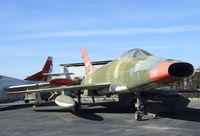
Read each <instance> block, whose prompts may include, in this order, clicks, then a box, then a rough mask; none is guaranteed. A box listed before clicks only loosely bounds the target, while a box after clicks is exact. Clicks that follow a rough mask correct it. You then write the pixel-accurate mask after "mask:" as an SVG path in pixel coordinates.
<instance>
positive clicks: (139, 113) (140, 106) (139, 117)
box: [134, 92, 144, 121]
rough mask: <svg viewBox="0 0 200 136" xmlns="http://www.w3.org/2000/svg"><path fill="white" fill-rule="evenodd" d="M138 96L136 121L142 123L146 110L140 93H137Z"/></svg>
mask: <svg viewBox="0 0 200 136" xmlns="http://www.w3.org/2000/svg"><path fill="white" fill-rule="evenodd" d="M135 96H136V100H137V102H136V103H135V108H136V112H135V116H134V117H135V120H137V121H141V120H142V116H143V110H144V99H143V98H142V97H141V96H140V93H138V92H137V93H135Z"/></svg>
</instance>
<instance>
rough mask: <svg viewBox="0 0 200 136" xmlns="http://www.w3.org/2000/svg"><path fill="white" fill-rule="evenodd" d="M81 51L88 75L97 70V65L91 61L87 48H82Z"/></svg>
mask: <svg viewBox="0 0 200 136" xmlns="http://www.w3.org/2000/svg"><path fill="white" fill-rule="evenodd" d="M81 53H82V58H83V61H84V63H85V70H86V75H87V76H88V75H90V74H92V73H93V72H95V71H96V67H94V66H92V63H91V61H90V58H89V57H88V54H87V51H86V49H85V48H81Z"/></svg>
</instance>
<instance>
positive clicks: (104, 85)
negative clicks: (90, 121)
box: [7, 83, 111, 95]
mask: <svg viewBox="0 0 200 136" xmlns="http://www.w3.org/2000/svg"><path fill="white" fill-rule="evenodd" d="M110 85H111V84H110V83H102V84H95V85H73V86H66V85H64V86H58V87H50V88H42V89H30V90H29V89H27V90H22V91H20V90H17V91H13V90H9V89H8V90H7V94H8V95H12V94H24V93H41V92H58V91H63V90H64V91H71V90H74V91H81V90H95V89H101V88H108V87H109V86H110Z"/></svg>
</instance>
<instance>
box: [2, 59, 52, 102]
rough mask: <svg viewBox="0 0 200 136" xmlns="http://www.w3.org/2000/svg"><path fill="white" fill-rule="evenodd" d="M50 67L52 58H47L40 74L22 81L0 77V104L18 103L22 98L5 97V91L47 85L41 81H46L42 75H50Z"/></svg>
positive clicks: (22, 96) (17, 96) (19, 96)
mask: <svg viewBox="0 0 200 136" xmlns="http://www.w3.org/2000/svg"><path fill="white" fill-rule="evenodd" d="M52 65H53V64H52V57H48V58H47V60H46V62H45V64H44V67H43V69H42V70H41V71H40V72H37V73H36V74H33V75H31V76H29V77H27V78H25V79H24V80H20V79H16V78H12V77H7V76H2V75H0V103H7V102H13V101H18V100H22V99H23V98H24V95H7V94H6V89H8V88H12V89H13V90H18V89H28V88H33V87H36V86H44V85H48V84H49V83H46V82H41V81H47V76H44V75H43V74H44V73H51V72H52Z"/></svg>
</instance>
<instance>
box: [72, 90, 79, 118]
mask: <svg viewBox="0 0 200 136" xmlns="http://www.w3.org/2000/svg"><path fill="white" fill-rule="evenodd" d="M77 97H78V102H75V106H74V108H73V109H72V111H73V112H74V113H75V114H79V112H80V107H81V92H80V91H78V92H77Z"/></svg>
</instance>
